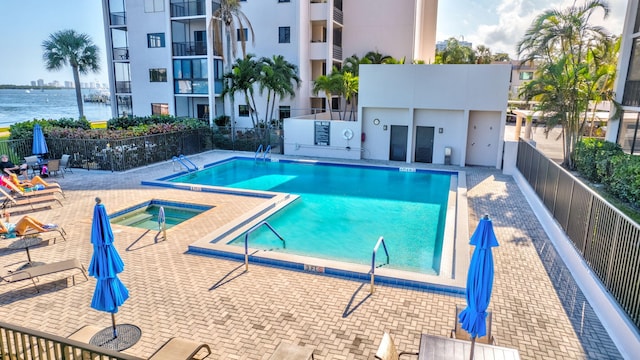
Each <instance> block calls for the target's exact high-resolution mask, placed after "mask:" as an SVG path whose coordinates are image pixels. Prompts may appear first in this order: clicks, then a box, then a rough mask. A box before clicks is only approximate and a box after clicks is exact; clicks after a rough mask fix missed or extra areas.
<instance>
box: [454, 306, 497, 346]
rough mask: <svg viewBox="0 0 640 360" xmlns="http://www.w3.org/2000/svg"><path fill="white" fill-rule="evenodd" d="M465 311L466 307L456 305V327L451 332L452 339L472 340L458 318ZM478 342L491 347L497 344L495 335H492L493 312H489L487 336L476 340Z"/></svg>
mask: <svg viewBox="0 0 640 360" xmlns="http://www.w3.org/2000/svg"><path fill="white" fill-rule="evenodd" d="M464 309H465V306H464V305H460V304H458V305H456V314H455V315H456V316H455V319H454V325H453V329H452V330H451V335H450V336H449V337H451V338H454V339H462V340H471V336H470V335H469V333H468V332H466V331H465V330H464V329H462V326H461V324H460V320H459V318H458V316H459V315H460V313H461V312H462V310H464ZM476 342H479V343H483V344H489V345H495V344H496V341H495V339H494V338H493V335H491V311H487V335H485V336H483V337H479V338H476Z"/></svg>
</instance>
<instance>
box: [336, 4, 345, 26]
mask: <svg viewBox="0 0 640 360" xmlns="http://www.w3.org/2000/svg"><path fill="white" fill-rule="evenodd" d="M333 21H334V22H335V23H337V24H340V25H343V21H344V20H343V16H342V10H340V9H338V8H337V7H334V8H333Z"/></svg>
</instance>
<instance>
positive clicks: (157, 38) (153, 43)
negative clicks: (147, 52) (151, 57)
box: [147, 33, 164, 48]
mask: <svg viewBox="0 0 640 360" xmlns="http://www.w3.org/2000/svg"><path fill="white" fill-rule="evenodd" d="M147 46H148V47H150V48H163V47H164V33H154V34H147Z"/></svg>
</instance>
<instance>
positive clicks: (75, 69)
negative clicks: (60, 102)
mask: <svg viewBox="0 0 640 360" xmlns="http://www.w3.org/2000/svg"><path fill="white" fill-rule="evenodd" d="M71 69H73V82H74V83H75V85H76V102H77V103H78V114H79V118H78V119H82V118H83V117H84V103H83V102H82V89H81V88H80V73H79V72H78V67H77V66H72V67H71Z"/></svg>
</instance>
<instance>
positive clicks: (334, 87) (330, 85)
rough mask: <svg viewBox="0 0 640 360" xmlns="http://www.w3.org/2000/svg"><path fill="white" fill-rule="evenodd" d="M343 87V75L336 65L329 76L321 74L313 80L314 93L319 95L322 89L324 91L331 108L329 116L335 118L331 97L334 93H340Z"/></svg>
mask: <svg viewBox="0 0 640 360" xmlns="http://www.w3.org/2000/svg"><path fill="white" fill-rule="evenodd" d="M341 87H342V75H341V74H340V73H339V72H338V69H336V68H335V67H334V68H333V71H332V72H331V74H330V75H329V76H327V75H321V76H319V77H318V78H317V79H315V80H314V81H313V93H314V94H315V95H318V93H319V92H320V91H324V93H325V96H326V99H327V106H328V109H329V117H330V119H331V120H333V111H332V110H333V109H332V108H331V98H332V96H333V95H334V94H339V93H340V91H341V90H340V89H341Z"/></svg>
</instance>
